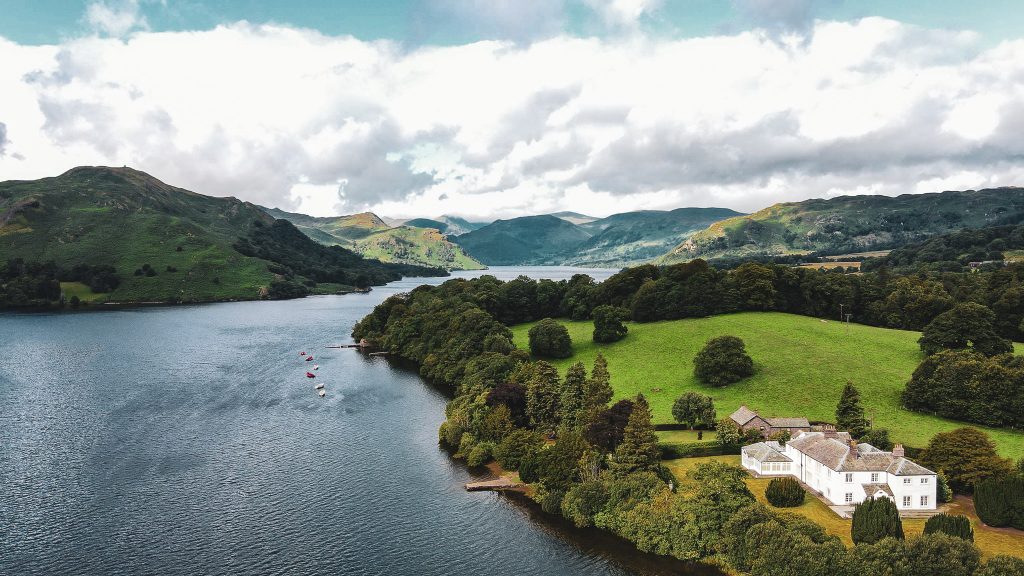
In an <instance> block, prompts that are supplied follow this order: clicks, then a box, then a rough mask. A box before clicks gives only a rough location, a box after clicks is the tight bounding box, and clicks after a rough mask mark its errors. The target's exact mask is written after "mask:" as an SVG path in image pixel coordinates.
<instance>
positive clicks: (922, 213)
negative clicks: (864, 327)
mask: <svg viewBox="0 0 1024 576" xmlns="http://www.w3.org/2000/svg"><path fill="white" fill-rule="evenodd" d="M1022 216H1024V188H995V189H989V190H980V191H966V192H941V193H932V194H904V195H901V196H896V197H891V196H841V197H837V198H831V199H812V200H805V201H803V202H787V203H782V204H775V205H774V206H771V207H768V208H765V209H764V210H761V211H758V212H755V213H754V214H750V215H746V216H736V217H733V218H728V219H726V220H722V221H721V222H716V223H714V224H712V225H711V226H709V227H708V228H707V229H706V230H703V231H701V232H698V233H696V234H693V235H691V236H690V237H688V238H686V239H685V240H684V241H682V242H680V243H679V245H678V246H676V247H675V248H673V249H672V250H671V251H670V252H669V253H668V254H666V255H665V256H663V257H662V258H660V259H659V262H661V263H666V264H670V263H673V262H683V261H687V260H691V259H693V258H704V259H710V260H715V259H721V258H747V257H752V256H783V255H793V254H808V253H812V252H814V253H821V254H842V253H846V252H860V251H865V250H873V249H880V248H898V247H900V246H902V245H905V244H907V243H910V242H916V241H919V240H922V239H924V238H928V237H930V236H935V235H938V234H946V233H949V232H952V231H955V230H959V229H962V228H981V227H984V226H991V225H994V224H1014V223H1017V222H1019V221H1021V218H1022Z"/></svg>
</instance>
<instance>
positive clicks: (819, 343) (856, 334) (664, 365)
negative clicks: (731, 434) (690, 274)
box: [512, 312, 1024, 458]
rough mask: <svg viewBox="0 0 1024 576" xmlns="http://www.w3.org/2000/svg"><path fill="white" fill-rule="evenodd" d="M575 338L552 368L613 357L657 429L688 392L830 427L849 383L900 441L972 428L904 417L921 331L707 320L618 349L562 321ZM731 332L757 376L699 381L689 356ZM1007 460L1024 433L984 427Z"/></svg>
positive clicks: (745, 316) (521, 338) (770, 319)
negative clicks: (715, 383)
mask: <svg viewBox="0 0 1024 576" xmlns="http://www.w3.org/2000/svg"><path fill="white" fill-rule="evenodd" d="M562 323H563V324H565V326H566V327H568V329H569V334H570V336H571V338H572V341H573V356H572V357H571V358H567V359H564V360H555V361H552V363H553V364H554V365H555V366H557V367H558V368H559V370H560V371H562V372H563V373H564V371H565V370H566V369H567V368H568V367H569V366H570V365H571V364H572V363H574V362H577V361H583V362H584V363H585V364H586V365H587V366H588V367H590V366H592V365H593V361H594V357H595V356H596V355H597V353H598V352H600V353H601V354H603V355H604V356H605V358H606V359H607V360H608V370H609V371H610V372H611V375H612V386H613V388H614V389H615V397H616V398H626V397H630V396H635V395H636V394H637V393H643V395H644V396H645V397H646V398H647V400H648V401H649V402H650V403H651V410H652V412H653V416H654V421H655V422H656V423H661V422H664V423H668V422H672V402H673V401H674V400H675V399H676V398H678V397H679V396H680V395H682V394H683V393H684V392H687V391H696V392H700V393H702V394H707V395H710V396H712V397H713V398H714V399H715V408H716V409H717V411H718V416H719V417H725V416H728V415H729V414H730V413H732V412H733V411H734V410H735V409H736V408H738V407H739V406H740V404H747V405H748V406H750V407H752V408H755V409H757V410H760V411H763V412H764V413H765V414H766V415H769V416H806V417H807V418H810V419H811V420H822V421H834V420H835V407H836V403H837V402H838V401H839V396H840V393H841V391H842V389H843V385H844V384H846V381H847V380H848V379H849V380H851V381H852V382H853V383H854V384H856V385H857V387H858V388H859V389H860V393H861V400H862V402H863V404H864V408H865V410H866V412H867V416H868V418H871V419H873V420H874V423H875V426H878V427H883V428H888V429H889V431H890V432H891V434H892V437H893V439H894V440H895V441H897V442H903V443H906V444H909V445H911V446H916V447H923V446H925V445H926V444H927V443H928V440H929V439H930V438H931V437H932V435H934V434H935V433H936V432H943V431H948V430H953V429H955V428H959V427H961V426H967V425H968V424H965V423H963V422H955V421H952V420H947V419H944V418H939V417H936V416H930V415H927V414H921V413H918V412H911V411H908V410H904V409H903V408H901V406H900V393H901V392H902V390H903V388H904V386H905V385H906V382H907V380H909V379H910V375H911V374H912V373H913V371H914V369H915V368H916V367H917V365H918V363H919V362H920V361H921V359H922V358H923V353H922V352H921V349H920V348H919V347H918V345H917V338H918V337H919V336H920V334H919V333H917V332H909V331H904V330H889V329H885V328H874V327H871V326H864V325H861V324H850V325H849V327H847V326H845V325H843V324H842V323H840V322H825V321H823V320H820V319H818V318H809V317H806V316H795V315H791V314H782V313H776V312H745V313H740V314H728V315H724V316H712V317H710V318H701V319H688V320H675V321H668V322H654V323H650V324H637V323H630V324H629V334H628V335H627V336H626V338H625V339H624V340H622V341H619V342H615V343H613V344H595V343H594V342H593V340H592V338H591V333H592V332H593V329H594V324H593V323H592V322H567V321H562ZM531 326H532V324H521V325H518V326H514V327H513V328H512V331H513V334H514V338H515V342H516V345H517V346H518V347H520V348H523V349H529V347H528V345H527V341H528V337H527V332H528V331H529V329H530V327H531ZM722 334H730V335H734V336H738V337H740V338H742V339H743V341H744V342H745V343H746V345H747V351H748V352H749V353H750V356H751V357H752V358H753V359H754V366H755V368H756V369H757V373H756V374H754V376H752V377H750V378H748V379H746V380H742V381H740V382H737V383H735V384H730V385H729V386H726V387H723V388H712V387H710V386H705V385H703V384H701V383H699V382H697V380H696V379H695V378H694V376H693V357H694V356H695V355H696V354H697V352H698V351H699V350H700V349H701V347H702V346H703V345H704V344H705V343H706V342H707V341H708V340H709V339H710V338H713V337H715V336H721V335H722ZM984 430H985V432H986V433H987V434H989V436H991V437H992V439H993V440H995V442H996V444H997V446H998V448H999V451H1000V452H1001V453H1002V454H1003V455H1004V456H1010V457H1013V458H1020V457H1024V432H1022V431H1010V430H995V429H988V428H986V429H984Z"/></svg>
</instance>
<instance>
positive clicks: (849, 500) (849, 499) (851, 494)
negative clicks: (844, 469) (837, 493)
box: [843, 492, 853, 504]
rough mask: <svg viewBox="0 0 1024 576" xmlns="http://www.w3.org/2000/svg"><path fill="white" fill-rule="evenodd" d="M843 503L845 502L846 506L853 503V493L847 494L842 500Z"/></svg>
mask: <svg viewBox="0 0 1024 576" xmlns="http://www.w3.org/2000/svg"><path fill="white" fill-rule="evenodd" d="M843 502H846V503H847V504H849V503H850V502H853V492H847V493H846V497H845V498H843Z"/></svg>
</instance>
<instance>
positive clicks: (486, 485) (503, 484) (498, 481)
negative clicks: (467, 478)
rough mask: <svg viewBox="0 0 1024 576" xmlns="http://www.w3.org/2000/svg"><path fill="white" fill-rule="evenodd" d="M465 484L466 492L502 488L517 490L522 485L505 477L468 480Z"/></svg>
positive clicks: (500, 489)
mask: <svg viewBox="0 0 1024 576" xmlns="http://www.w3.org/2000/svg"><path fill="white" fill-rule="evenodd" d="M465 486H466V491H467V492H483V491H492V492H500V491H502V490H518V489H520V488H522V487H523V485H522V484H520V483H518V482H513V481H512V480H510V479H508V478H505V477H502V478H495V479H494V480H484V481H481V482H470V483H468V484H466V485H465Z"/></svg>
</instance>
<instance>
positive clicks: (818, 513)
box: [665, 456, 1024, 558]
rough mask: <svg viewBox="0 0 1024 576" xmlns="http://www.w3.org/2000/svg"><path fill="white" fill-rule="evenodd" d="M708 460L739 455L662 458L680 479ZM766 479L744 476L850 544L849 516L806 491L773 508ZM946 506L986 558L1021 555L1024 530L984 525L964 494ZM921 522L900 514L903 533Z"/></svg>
mask: <svg viewBox="0 0 1024 576" xmlns="http://www.w3.org/2000/svg"><path fill="white" fill-rule="evenodd" d="M711 461H717V462H723V463H725V464H731V465H733V466H737V467H738V466H739V465H740V457H739V456H708V457H704V458H680V459H678V460H668V461H666V462H665V465H666V466H668V468H669V469H670V470H672V473H673V474H675V475H676V477H677V478H680V479H681V478H683V477H684V476H685V475H686V473H687V472H688V471H690V470H692V469H693V468H696V467H697V466H698V465H699V464H701V463H703V462H711ZM770 481H771V480H770V479H768V478H753V477H750V478H747V479H746V483H747V488H750V491H751V492H752V493H753V494H754V496H755V497H756V498H757V500H758V502H761V503H762V504H764V505H765V506H768V507H769V508H771V509H773V510H777V511H779V512H789V513H792V514H799V515H801V516H804V517H805V518H808V519H809V520H811V521H813V522H814V523H816V524H818V525H819V526H821V527H822V528H824V529H825V531H826V532H828V533H829V534H832V535H835V536H838V537H839V538H840V539H842V541H843V543H845V544H846V545H847V546H853V540H852V539H851V538H850V525H851V524H852V520H848V519H843V518H840V517H839V515H838V514H836V513H835V512H833V511H832V510H831V509H829V507H828V506H826V505H825V504H824V503H823V502H822V501H821V500H819V499H817V498H815V497H814V496H812V495H811V494H808V495H807V497H806V498H805V499H804V503H803V504H801V505H800V506H797V507H795V508H775V507H774V506H772V505H771V504H769V503H768V501H767V500H766V499H765V497H764V490H765V488H767V487H768V482H770ZM946 506H947V508H946V512H947V513H949V514H960V515H964V516H967V517H968V518H969V519H970V520H971V525H972V526H973V527H974V543H975V544H976V545H977V546H978V549H979V550H981V553H982V554H983V555H984V556H985V557H986V558H990V557H992V556H995V555H997V554H1009V555H1011V556H1019V557H1024V532H1021V531H1020V530H1013V529H1006V528H989V527H988V526H985V525H984V524H982V523H981V520H979V519H978V515H977V514H976V513H975V512H974V505H973V503H972V502H971V499H970V498H967V497H965V496H957V497H956V499H955V501H954V502H952V503H950V504H948V505H946ZM924 523H925V520H924V519H923V518H904V519H903V531H904V533H906V535H907V536H920V535H921V534H922V533H924Z"/></svg>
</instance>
